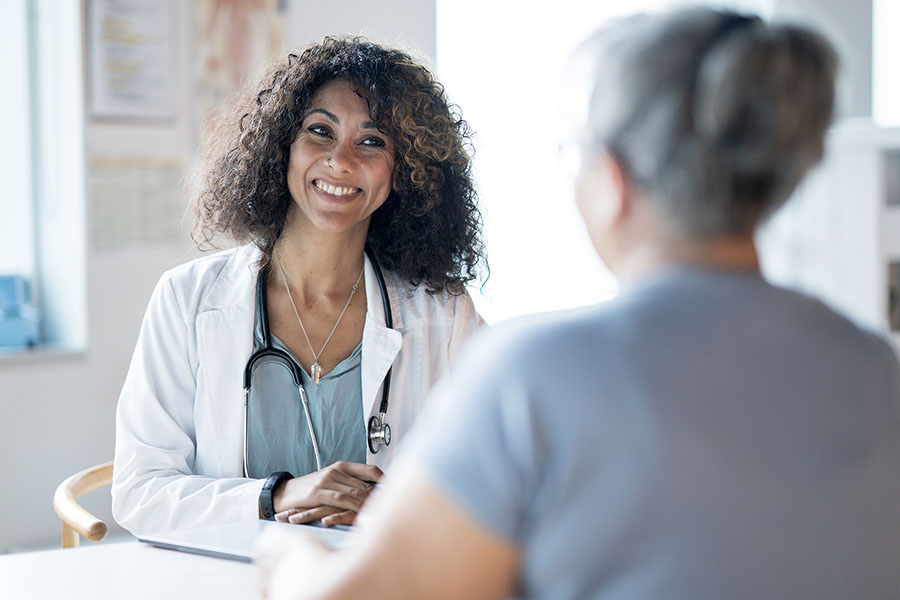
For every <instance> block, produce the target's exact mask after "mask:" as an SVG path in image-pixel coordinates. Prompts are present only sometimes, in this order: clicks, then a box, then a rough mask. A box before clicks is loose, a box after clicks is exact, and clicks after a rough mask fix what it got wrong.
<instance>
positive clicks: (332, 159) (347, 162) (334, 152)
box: [325, 142, 354, 173]
mask: <svg viewBox="0 0 900 600" xmlns="http://www.w3.org/2000/svg"><path fill="white" fill-rule="evenodd" d="M353 162H354V157H353V148H352V144H349V143H343V142H342V143H337V144H335V145H334V146H332V148H331V152H329V153H328V156H326V157H325V166H327V167H331V168H332V169H334V170H335V171H338V172H341V173H346V172H349V171H350V170H351V169H352V167H353Z"/></svg>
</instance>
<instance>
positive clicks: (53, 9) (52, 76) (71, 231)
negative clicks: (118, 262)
mask: <svg viewBox="0 0 900 600" xmlns="http://www.w3.org/2000/svg"><path fill="white" fill-rule="evenodd" d="M4 9H5V11H4V15H5V16H6V18H7V23H6V32H7V35H6V36H4V38H3V41H2V42H0V43H2V44H3V46H2V49H3V52H2V54H0V77H3V81H4V82H5V83H6V84H7V86H6V88H5V89H7V91H8V92H7V93H6V94H4V95H3V98H2V100H0V104H2V109H3V110H2V111H0V118H2V119H4V120H5V122H4V127H3V129H4V132H8V133H7V136H8V137H6V138H5V142H6V143H5V144H4V146H3V149H2V150H0V176H2V181H4V194H3V196H2V199H0V211H2V213H0V214H2V218H0V352H3V353H4V354H6V353H8V352H9V351H10V349H11V348H13V349H15V348H16V347H18V348H22V347H25V346H28V345H37V346H43V347H55V348H63V349H66V350H71V349H75V348H83V347H84V344H85V342H86V322H85V308H86V304H85V295H86V294H85V289H86V285H85V284H86V282H85V260H84V256H85V231H84V229H85V228H84V223H85V220H84V185H83V177H84V174H83V164H84V160H83V155H84V152H83V136H82V133H81V131H82V114H83V113H82V102H81V98H82V76H81V73H82V69H81V39H80V26H81V13H80V3H78V2H65V3H57V2H52V1H49V0H11V1H10V2H7V3H6V4H5V6H4ZM35 327H36V329H37V331H36V332H35V331H34V329H35Z"/></svg>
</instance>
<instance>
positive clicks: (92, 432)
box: [0, 0, 435, 552]
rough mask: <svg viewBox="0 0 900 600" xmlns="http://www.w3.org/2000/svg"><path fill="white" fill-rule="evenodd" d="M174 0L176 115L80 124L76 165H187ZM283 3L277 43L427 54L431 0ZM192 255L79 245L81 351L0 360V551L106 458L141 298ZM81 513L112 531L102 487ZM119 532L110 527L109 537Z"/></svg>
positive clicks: (43, 529)
mask: <svg viewBox="0 0 900 600" xmlns="http://www.w3.org/2000/svg"><path fill="white" fill-rule="evenodd" d="M176 4H177V6H178V7H179V11H180V12H179V14H178V24H179V25H178V32H179V48H178V49H177V53H178V56H180V61H179V67H180V74H181V75H180V82H181V85H180V96H179V98H178V106H179V108H180V111H179V114H181V115H184V116H185V118H181V119H179V120H177V121H176V122H174V123H173V124H171V125H170V126H167V127H148V126H143V127H142V126H123V125H114V124H102V123H96V122H92V121H90V120H87V119H85V123H84V135H85V154H86V158H87V159H90V158H91V157H95V156H103V157H109V156H140V157H157V156H159V157H166V158H169V157H175V158H179V157H180V158H182V159H184V160H185V161H186V162H187V161H189V160H190V158H191V153H192V148H191V123H189V122H188V121H187V118H186V117H188V116H190V115H191V114H192V111H191V94H190V90H191V87H192V86H191V83H192V82H191V79H190V68H191V66H192V62H191V58H192V55H191V39H190V32H191V23H192V22H191V12H190V10H191V9H190V3H188V2H177V3H176ZM287 6H288V15H287V19H286V21H287V23H286V32H285V37H286V42H287V46H288V47H297V46H300V45H303V44H306V43H308V42H309V41H310V40H314V39H318V38H320V37H322V36H323V35H324V34H326V33H339V32H348V33H359V32H361V31H366V32H369V33H373V32H374V33H375V34H376V35H377V36H378V37H380V39H383V40H386V41H398V40H399V41H401V42H403V43H405V44H408V45H410V46H412V47H414V48H418V49H419V50H420V51H422V52H424V53H425V54H426V55H428V56H431V57H433V56H434V52H435V23H434V15H435V8H434V0H424V1H423V0H389V1H383V2H378V3H373V2H366V1H351V0H342V1H336V0H332V1H330V2H299V1H297V0H295V1H294V2H289V3H288V5H287ZM82 9H84V0H82ZM179 217H180V215H179V216H175V218H179ZM88 219H90V216H89V215H88ZM194 254H195V252H194V251H193V250H191V246H190V243H189V242H188V240H187V235H186V234H185V236H184V239H183V241H180V242H177V243H160V244H153V245H141V246H134V247H126V248H119V249H116V250H114V251H111V250H105V251H104V250H96V249H92V248H89V249H88V252H87V278H88V291H87V294H88V348H87V350H86V351H85V352H84V353H79V354H68V355H56V356H22V357H16V358H6V359H3V360H2V361H0V390H2V392H0V456H3V457H4V460H3V463H2V467H0V478H2V481H3V482H4V483H3V493H0V552H5V551H15V550H23V549H32V548H40V547H48V546H56V545H58V544H59V521H58V519H57V517H56V515H55V514H54V512H53V507H52V496H53V491H54V489H55V488H56V486H57V485H58V484H59V482H60V481H62V480H63V479H64V478H65V477H67V476H68V475H70V474H72V473H74V472H75V471H78V470H80V469H82V468H84V467H86V466H89V465H92V464H95V463H99V462H103V461H106V460H109V459H110V458H111V457H112V455H113V448H114V443H115V435H114V416H115V405H116V399H117V397H118V393H119V389H120V387H121V384H122V381H123V380H124V377H125V373H126V371H127V368H128V363H129V360H130V357H131V353H132V351H133V348H134V343H135V340H136V337H137V333H138V329H139V327H140V321H141V318H142V315H143V312H144V308H145V306H146V303H147V299H148V298H149V295H150V292H151V291H152V289H153V286H154V284H155V283H156V280H157V279H158V277H159V275H160V274H161V273H162V272H163V271H164V270H166V269H168V268H170V267H172V266H174V265H176V264H178V263H180V262H183V261H185V260H187V259H189V258H191V257H192V256H194ZM84 505H85V506H86V507H87V508H88V509H89V510H91V511H93V512H95V514H97V515H98V516H100V517H101V518H104V519H105V520H107V522H109V523H111V515H110V511H109V494H108V489H104V490H97V491H95V492H92V493H90V494H88V495H87V496H85V497H84ZM122 533H123V532H122V531H121V530H120V529H118V528H113V529H112V530H111V534H110V537H115V536H116V535H121V534H122Z"/></svg>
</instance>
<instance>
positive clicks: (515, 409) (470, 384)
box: [401, 332, 543, 542]
mask: <svg viewBox="0 0 900 600" xmlns="http://www.w3.org/2000/svg"><path fill="white" fill-rule="evenodd" d="M488 338H491V339H488ZM507 345H508V343H503V342H502V341H497V340H495V339H493V337H492V336H491V334H490V333H489V332H483V333H481V334H479V335H476V337H475V338H474V339H473V340H472V342H471V343H470V344H469V345H468V348H467V350H466V351H465V352H464V353H463V355H462V356H461V357H460V361H459V366H458V368H457V369H455V370H454V371H452V373H450V374H448V375H447V376H446V377H445V378H444V379H443V380H442V381H441V382H440V383H439V384H438V385H437V386H435V388H434V390H433V391H432V394H431V398H430V399H429V402H428V403H427V408H426V409H425V411H424V412H423V414H422V415H421V416H420V417H419V419H418V420H417V422H416V426H415V428H414V429H413V431H412V432H411V433H410V436H409V437H407V439H406V441H405V443H404V445H403V447H402V448H401V456H402V458H403V460H405V461H406V462H408V463H412V464H413V465H415V466H417V467H419V468H420V469H421V470H422V471H423V472H424V473H425V474H426V475H427V476H429V477H430V479H431V481H432V482H433V483H434V484H436V485H437V486H438V488H439V489H441V490H442V491H443V492H445V493H446V494H447V495H448V496H449V497H450V499H451V500H452V501H453V502H454V503H455V504H456V505H457V506H459V507H460V508H461V509H462V510H464V511H465V512H466V513H468V514H469V515H470V516H472V517H473V518H474V519H475V520H476V521H478V522H479V523H480V524H482V525H483V526H484V527H485V528H487V529H488V530H489V531H491V532H493V533H495V534H497V535H499V536H500V537H502V538H504V539H507V540H510V541H513V542H515V541H518V540H519V539H520V537H521V535H522V526H523V522H524V520H525V518H526V515H527V514H528V513H529V512H530V508H529V507H530V506H531V504H532V501H533V499H534V497H535V491H536V489H537V485H538V481H539V480H540V471H541V464H540V462H539V461H540V459H541V457H542V456H543V452H542V449H541V446H542V444H541V436H540V432H539V431H538V429H537V425H538V422H539V419H537V418H536V416H535V407H536V404H535V402H534V398H533V396H534V392H530V391H529V385H528V382H527V377H525V375H524V373H522V372H521V364H520V365H518V367H517V368H510V364H511V363H513V364H514V363H515V362H516V361H515V360H513V357H512V356H511V352H510V349H509V348H508V347H506V346H507Z"/></svg>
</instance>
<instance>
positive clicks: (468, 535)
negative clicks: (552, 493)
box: [256, 463, 519, 600]
mask: <svg viewBox="0 0 900 600" xmlns="http://www.w3.org/2000/svg"><path fill="white" fill-rule="evenodd" d="M397 467H398V470H397V471H396V472H395V475H393V476H392V477H391V479H390V481H389V482H388V483H387V484H386V485H384V486H379V490H378V493H377V494H376V495H375V496H374V497H373V499H372V502H371V503H369V504H368V505H367V506H366V508H365V510H364V512H363V513H362V515H361V517H360V518H361V520H362V524H361V526H360V527H361V531H359V533H358V535H359V538H357V539H356V540H355V542H354V543H353V544H352V546H351V547H350V548H348V549H347V550H345V551H341V552H328V551H326V550H325V549H324V548H323V547H322V546H321V545H320V544H318V543H316V542H315V541H313V540H311V539H310V538H307V537H305V536H303V535H302V534H299V533H297V534H294V532H284V531H276V532H273V533H272V535H271V536H266V537H264V538H263V540H261V542H260V547H259V550H258V556H257V561H256V562H257V563H258V564H259V566H260V569H261V571H262V583H263V589H264V593H265V594H266V595H267V597H269V598H271V599H272V600H287V599H292V600H293V599H300V598H357V597H359V598H363V597H365V598H367V599H372V598H426V597H427V598H434V599H441V598H472V599H478V598H504V597H507V596H509V595H510V594H511V593H512V592H513V591H514V589H515V582H516V572H517V567H518V562H519V558H518V556H519V555H518V551H517V549H516V547H515V546H514V545H513V544H512V543H511V542H509V541H507V540H504V539H502V538H500V537H497V536H496V535H494V534H493V533H491V532H489V531H488V530H487V529H485V528H484V527H483V526H481V525H480V524H479V523H477V522H476V521H475V520H474V519H472V518H471V517H470V516H469V515H468V514H466V513H465V512H464V511H463V510H461V509H460V508H459V507H457V506H456V505H455V504H454V503H453V501H452V500H451V498H450V497H448V496H447V495H446V494H445V493H444V492H443V491H442V490H440V489H439V488H438V487H437V486H436V485H435V484H434V483H432V482H431V481H430V480H429V478H428V477H427V475H425V474H424V473H423V472H421V470H419V469H418V468H415V467H413V466H412V465H410V464H409V463H404V464H402V465H397Z"/></svg>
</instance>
